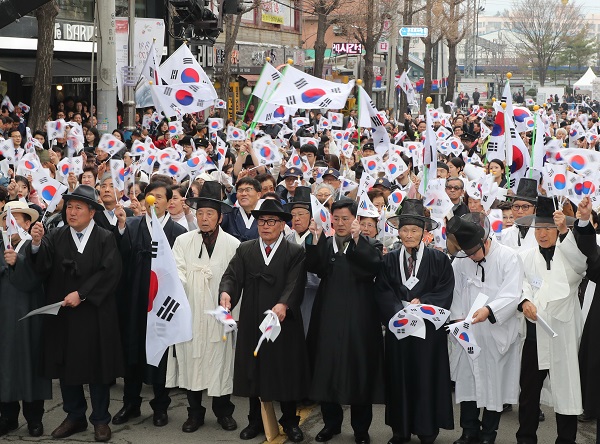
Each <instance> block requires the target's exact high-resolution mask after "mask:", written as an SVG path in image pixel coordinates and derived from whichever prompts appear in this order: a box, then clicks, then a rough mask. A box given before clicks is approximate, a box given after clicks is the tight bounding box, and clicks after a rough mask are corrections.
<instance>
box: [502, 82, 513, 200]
mask: <svg viewBox="0 0 600 444" xmlns="http://www.w3.org/2000/svg"><path fill="white" fill-rule="evenodd" d="M511 77H512V73H510V72H507V73H506V85H507V86H508V93H509V94H510V79H511ZM507 100H508V97H507V98H505V100H504V102H502V109H503V110H504V153H505V156H504V157H505V158H504V161H505V162H506V165H505V166H504V170H505V174H506V188H507V189H509V190H510V188H511V186H510V167H511V164H510V163H509V162H508V161H509V159H512V134H509V131H510V125H507V124H506V107H507V106H508V104H507V103H506V101H507ZM509 141H510V142H511V143H509ZM509 150H511V151H510V153H511V154H510V155H509V154H508V153H509ZM511 163H512V162H511Z"/></svg>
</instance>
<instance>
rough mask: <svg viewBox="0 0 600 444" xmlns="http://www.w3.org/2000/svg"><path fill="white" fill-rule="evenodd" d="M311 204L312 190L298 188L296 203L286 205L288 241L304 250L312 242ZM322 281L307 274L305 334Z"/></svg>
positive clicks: (303, 304)
mask: <svg viewBox="0 0 600 444" xmlns="http://www.w3.org/2000/svg"><path fill="white" fill-rule="evenodd" d="M311 208H312V207H311V203H310V188H309V187H297V188H296V194H295V196H294V202H292V203H289V204H287V205H286V209H287V210H288V211H289V212H290V213H291V214H292V230H293V231H292V232H291V233H290V234H288V235H287V236H286V239H287V240H288V241H290V242H292V243H294V244H298V245H301V246H302V248H304V246H305V244H306V242H310V241H312V238H311V237H310V231H309V230H308V227H309V225H310V221H311V220H312V211H311ZM320 282H321V279H319V277H318V276H317V275H316V274H314V273H306V287H304V299H302V304H301V305H300V310H301V311H302V320H303V321H304V334H305V335H306V333H307V332H308V325H309V323H310V314H311V311H312V307H313V302H314V301H315V295H316V294H317V289H318V288H319V283H320Z"/></svg>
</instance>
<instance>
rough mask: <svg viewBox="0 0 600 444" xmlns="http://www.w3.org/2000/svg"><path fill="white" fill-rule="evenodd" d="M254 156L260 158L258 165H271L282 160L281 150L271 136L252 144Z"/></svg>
mask: <svg viewBox="0 0 600 444" xmlns="http://www.w3.org/2000/svg"><path fill="white" fill-rule="evenodd" d="M252 148H253V149H254V154H255V155H256V157H257V158H258V165H257V166H259V165H270V164H273V163H275V162H278V161H280V160H281V154H280V153H279V149H278V148H277V146H276V145H275V143H273V140H272V139H271V137H270V136H263V137H261V138H260V139H257V140H255V141H254V142H252Z"/></svg>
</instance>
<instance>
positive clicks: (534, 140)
mask: <svg viewBox="0 0 600 444" xmlns="http://www.w3.org/2000/svg"><path fill="white" fill-rule="evenodd" d="M539 109H540V106H539V105H533V137H532V138H531V140H532V142H531V159H530V160H529V178H530V179H531V178H532V176H533V159H534V158H535V142H536V140H537V137H538V134H537V119H538V110H539Z"/></svg>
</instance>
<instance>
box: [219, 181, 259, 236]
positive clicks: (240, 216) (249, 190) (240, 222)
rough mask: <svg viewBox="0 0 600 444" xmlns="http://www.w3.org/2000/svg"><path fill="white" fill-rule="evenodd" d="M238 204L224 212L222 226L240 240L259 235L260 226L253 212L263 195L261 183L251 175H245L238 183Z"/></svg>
mask: <svg viewBox="0 0 600 444" xmlns="http://www.w3.org/2000/svg"><path fill="white" fill-rule="evenodd" d="M235 187H236V193H237V202H238V206H237V207H233V211H231V212H230V213H224V214H223V222H222V223H221V228H223V230H224V231H225V232H226V233H229V234H231V235H232V236H233V237H235V238H236V239H237V240H239V241H240V242H245V241H247V240H250V239H256V238H257V237H258V227H257V225H256V219H255V218H254V216H252V212H253V211H254V210H256V209H258V207H260V205H259V200H260V197H261V195H262V185H261V183H260V182H259V181H258V180H256V179H253V178H251V177H243V178H242V179H240V180H238V181H237V183H236V185H235Z"/></svg>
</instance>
